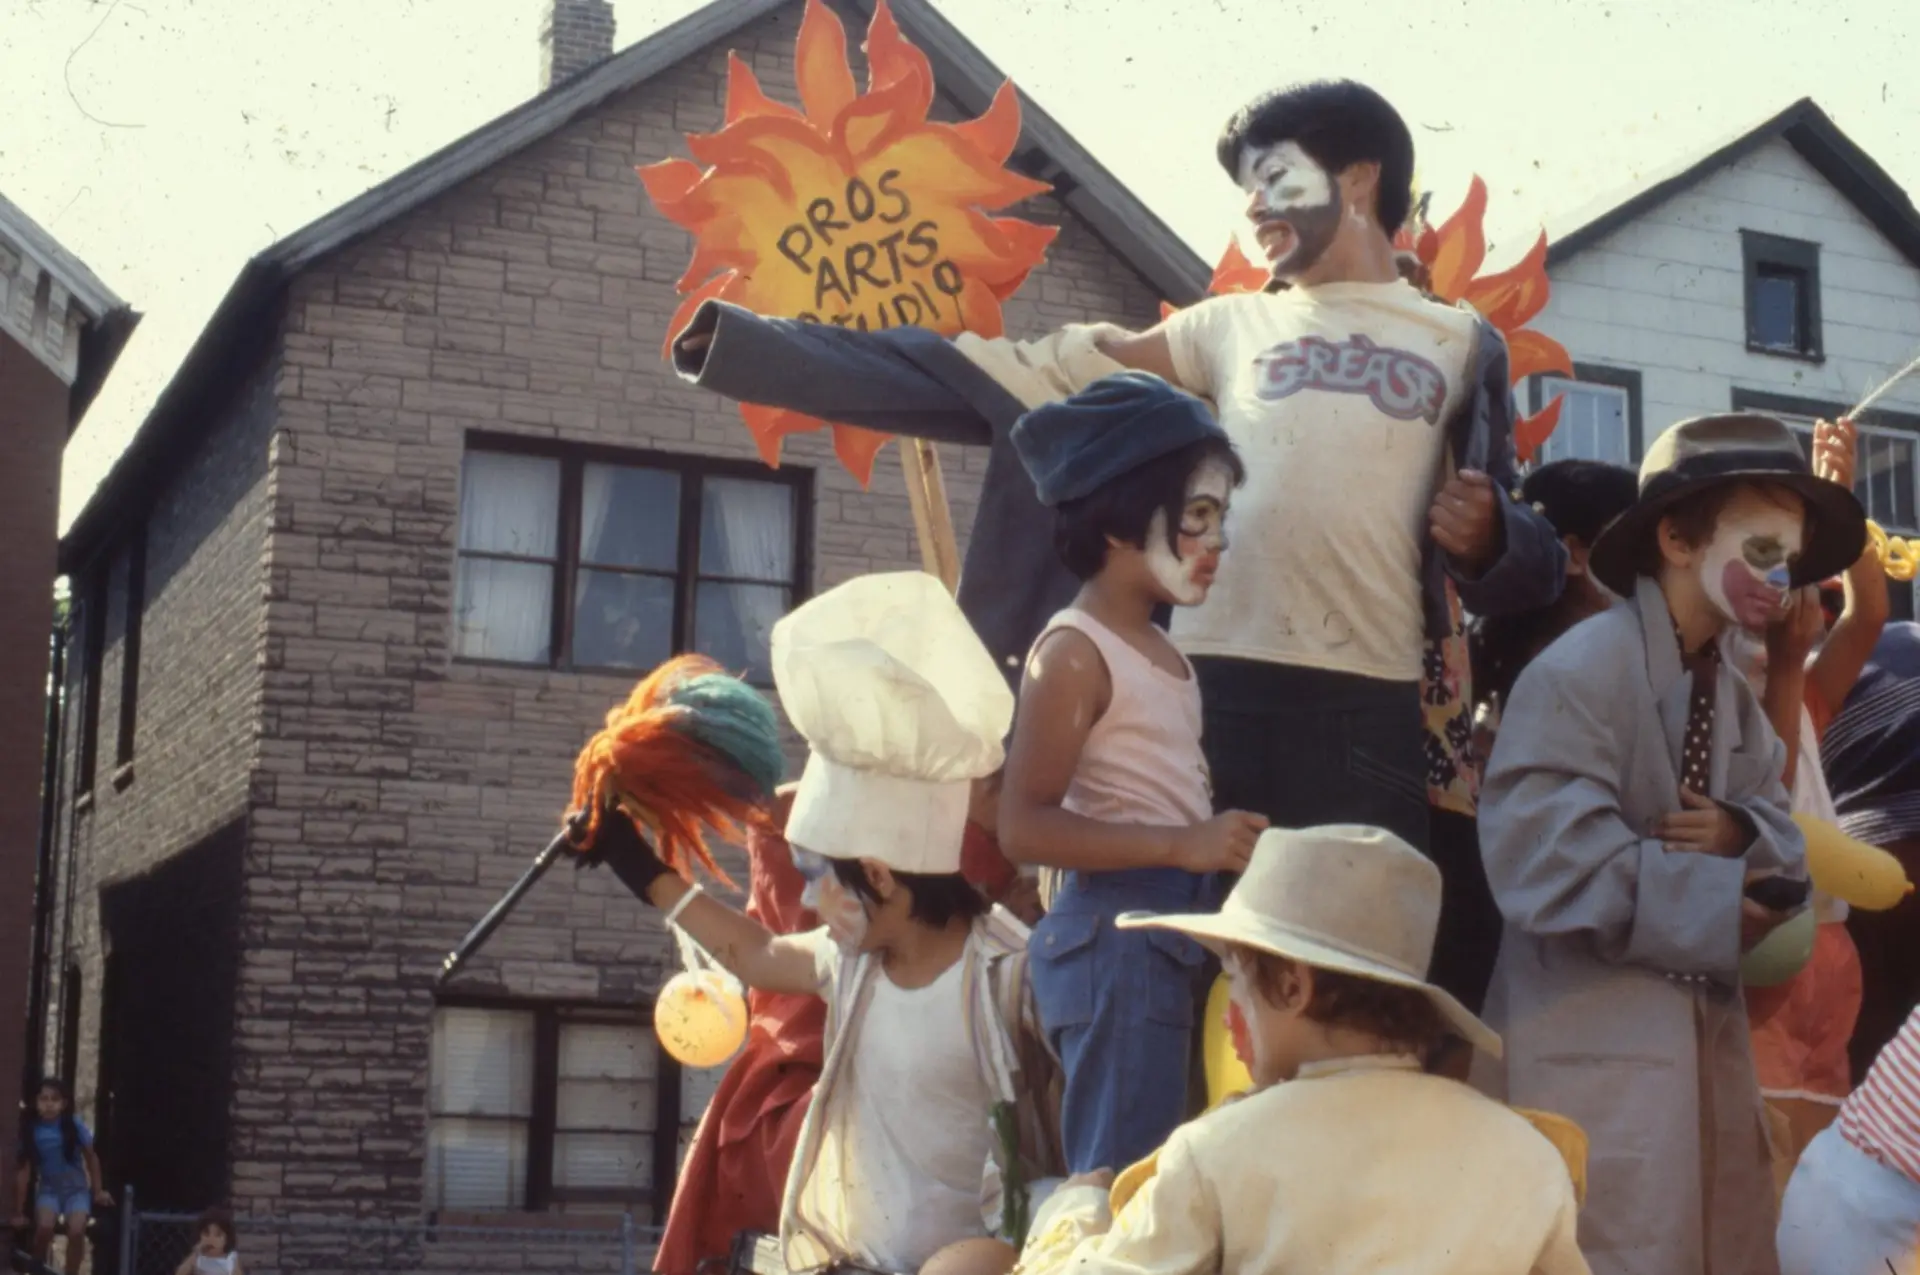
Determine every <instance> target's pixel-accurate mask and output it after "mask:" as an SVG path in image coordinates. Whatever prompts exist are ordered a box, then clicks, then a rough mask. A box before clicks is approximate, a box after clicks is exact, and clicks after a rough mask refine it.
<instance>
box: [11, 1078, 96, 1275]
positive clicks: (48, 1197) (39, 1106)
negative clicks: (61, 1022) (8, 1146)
mask: <svg viewBox="0 0 1920 1275" xmlns="http://www.w3.org/2000/svg"><path fill="white" fill-rule="evenodd" d="M34 1114H35V1115H37V1116H39V1119H38V1120H37V1121H36V1122H35V1123H34V1124H33V1126H32V1127H31V1129H23V1130H21V1134H20V1150H19V1152H18V1154H17V1155H16V1156H15V1159H17V1160H18V1161H19V1164H20V1171H19V1173H18V1174H17V1175H16V1181H15V1186H14V1195H15V1199H16V1200H17V1204H16V1205H15V1208H14V1213H15V1217H14V1221H13V1225H14V1229H15V1230H25V1229H26V1228H27V1226H28V1225H29V1222H28V1219H27V1203H28V1200H29V1199H31V1200H32V1203H33V1219H32V1223H31V1225H32V1227H33V1260H34V1261H36V1262H40V1263H42V1264H44V1263H45V1262H46V1260H47V1254H48V1253H49V1252H51V1251H52V1249H53V1236H54V1231H55V1228H56V1227H58V1225H59V1224H60V1222H61V1221H62V1220H63V1219H64V1220H65V1222H66V1234H67V1254H66V1260H65V1263H64V1264H65V1267H66V1271H67V1275H80V1256H81V1254H82V1253H83V1252H84V1251H85V1249H86V1246H87V1218H88V1217H89V1216H90V1215H91V1213H92V1211H93V1208H94V1206H96V1205H97V1206H99V1207H101V1208H105V1207H107V1206H108V1205H110V1204H112V1203H113V1197H112V1196H110V1195H108V1194H107V1190H106V1186H105V1179H104V1178H103V1176H102V1175H101V1172H100V1157H99V1156H98V1155H95V1154H94V1150H93V1131H92V1130H90V1129H88V1128H87V1126H86V1125H85V1124H84V1123H82V1122H81V1120H80V1119H79V1118H78V1117H76V1116H75V1115H74V1114H73V1095H72V1094H71V1093H70V1092H68V1090H67V1084H66V1082H65V1081H64V1080H59V1079H56V1078H54V1077H52V1076H49V1077H47V1078H46V1079H45V1080H42V1081H41V1082H40V1090H39V1092H38V1093H37V1094H35V1095H34Z"/></svg>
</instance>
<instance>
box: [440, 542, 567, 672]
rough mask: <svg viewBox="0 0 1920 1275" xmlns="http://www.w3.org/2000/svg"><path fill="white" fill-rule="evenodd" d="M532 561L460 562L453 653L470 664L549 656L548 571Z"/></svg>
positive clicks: (550, 591)
mask: <svg viewBox="0 0 1920 1275" xmlns="http://www.w3.org/2000/svg"><path fill="white" fill-rule="evenodd" d="M554 570H555V568H553V567H550V566H546V565H544V564H542V563H538V562H508V561H506V560H504V559H501V558H462V559H461V560H460V573H459V576H458V577H457V578H456V579H455V581H454V587H453V643H454V646H453V649H454V650H455V651H456V652H458V653H459V654H461V655H464V656H466V657H468V658H469V659H475V660H512V661H514V662H515V663H519V664H545V663H548V662H549V661H550V660H551V659H552V658H553V573H554Z"/></svg>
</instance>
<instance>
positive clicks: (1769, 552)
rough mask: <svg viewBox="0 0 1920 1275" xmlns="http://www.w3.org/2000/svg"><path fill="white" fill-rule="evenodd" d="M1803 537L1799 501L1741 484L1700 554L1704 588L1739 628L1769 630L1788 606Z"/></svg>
mask: <svg viewBox="0 0 1920 1275" xmlns="http://www.w3.org/2000/svg"><path fill="white" fill-rule="evenodd" d="M1803 538H1805V513H1803V511H1801V507H1799V503H1797V501H1782V499H1780V497H1770V495H1768V493H1764V492H1757V490H1753V488H1740V490H1738V492H1734V497H1732V499H1730V501H1728V503H1726V509H1722V511H1720V520H1718V522H1716V524H1715V528H1713V540H1709V541H1707V547H1705V551H1703V553H1701V555H1699V584H1701V591H1705V593H1707V601H1711V603H1713V609H1715V611H1718V613H1720V614H1722V616H1724V618H1726V620H1730V622H1734V624H1738V626H1740V628H1766V626H1768V624H1772V622H1774V620H1778V618H1780V611H1782V607H1784V605H1786V599H1788V580H1789V574H1791V570H1793V563H1795V561H1797V559H1799V553H1801V543H1803Z"/></svg>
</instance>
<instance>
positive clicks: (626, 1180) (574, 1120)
mask: <svg viewBox="0 0 1920 1275" xmlns="http://www.w3.org/2000/svg"><path fill="white" fill-rule="evenodd" d="M656 1050H657V1046H656V1044H655V1042H654V1038H653V1035H652V1033H651V1032H648V1031H647V1030H646V1029H644V1028H642V1027H640V1026H638V1025H637V1024H636V1025H631V1026H629V1025H621V1024H604V1023H563V1024H561V1027H560V1059H559V1068H558V1071H559V1076H558V1088H557V1090H556V1092H555V1095H554V1099H555V1110H554V1137H553V1185H554V1188H555V1189H556V1190H559V1191H565V1190H567V1189H569V1188H572V1189H575V1190H578V1189H595V1188H598V1189H621V1190H631V1191H635V1192H640V1191H645V1190H646V1189H648V1188H649V1187H650V1186H651V1185H652V1183H653V1132H654V1130H655V1128H656V1127H658V1124H659V1114H658V1113H659V1099H658V1097H657V1094H656V1090H655V1085H656V1083H657V1077H658V1075H659V1067H660V1063H659V1055H658V1053H657V1052H656Z"/></svg>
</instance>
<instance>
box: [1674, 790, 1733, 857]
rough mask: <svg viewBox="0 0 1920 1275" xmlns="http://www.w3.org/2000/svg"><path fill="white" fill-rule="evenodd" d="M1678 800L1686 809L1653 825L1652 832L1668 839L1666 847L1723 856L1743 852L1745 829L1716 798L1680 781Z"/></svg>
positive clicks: (1731, 855)
mask: <svg viewBox="0 0 1920 1275" xmlns="http://www.w3.org/2000/svg"><path fill="white" fill-rule="evenodd" d="M1680 804H1681V805H1682V806H1683V807H1685V809H1682V810H1677V811H1675V812H1674V813H1673V814H1670V815H1668V816H1667V817H1666V818H1664V819H1662V820H1661V821H1660V822H1659V824H1658V825H1657V826H1656V827H1655V828H1654V835H1655V836H1657V837H1659V838H1660V839H1661V840H1662V841H1664V842H1666V843H1667V849H1669V850H1684V851H1687V852H1689V853H1692V854H1717V855H1719V856H1720V857H1721V858H1723V859H1733V858H1738V857H1739V856H1740V855H1741V854H1743V853H1745V851H1746V848H1747V841H1748V837H1747V830H1746V829H1745V828H1742V827H1741V826H1740V821H1739V820H1738V819H1735V818H1734V817H1733V816H1732V815H1730V814H1728V813H1727V811H1726V808H1725V807H1724V806H1722V805H1721V804H1720V803H1719V802H1717V801H1715V800H1713V798H1711V797H1702V796H1701V795H1700V794H1699V793H1697V792H1695V791H1694V790H1693V789H1691V788H1688V787H1686V786H1685V785H1682V786H1681V788H1680Z"/></svg>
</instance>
